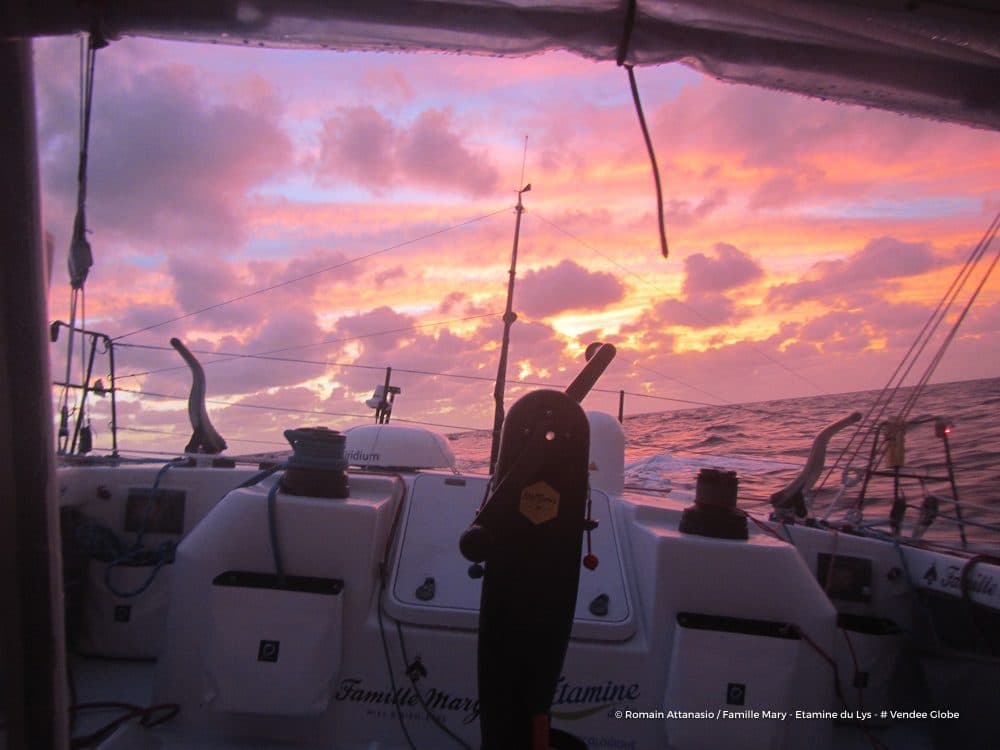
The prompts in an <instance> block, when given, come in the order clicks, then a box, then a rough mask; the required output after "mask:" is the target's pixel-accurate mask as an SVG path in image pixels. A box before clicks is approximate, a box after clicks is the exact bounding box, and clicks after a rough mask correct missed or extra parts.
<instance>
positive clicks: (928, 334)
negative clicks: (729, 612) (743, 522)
mask: <svg viewBox="0 0 1000 750" xmlns="http://www.w3.org/2000/svg"><path fill="white" fill-rule="evenodd" d="M998 228H1000V212H997V214H996V216H994V217H993V220H992V221H991V222H990V225H989V227H988V228H987V230H986V233H985V234H984V235H983V237H982V238H981V239H980V240H979V242H978V243H977V244H976V246H975V247H974V248H973V249H972V251H971V252H970V254H969V257H968V258H967V259H966V261H965V263H964V264H963V266H962V268H961V269H960V270H959V272H958V274H956V276H955V277H954V278H953V279H952V282H951V284H950V285H949V286H948V289H947V290H946V291H945V293H944V295H942V297H941V299H940V300H939V301H938V304H937V306H936V307H935V308H934V310H933V312H932V313H931V315H930V316H929V317H928V319H927V321H926V322H925V323H924V325H923V327H922V328H921V330H920V332H919V333H918V334H917V337H916V338H915V339H914V341H913V343H912V344H911V345H910V348H909V349H908V350H907V352H906V354H905V355H904V356H903V359H902V360H900V362H899V364H898V365H897V366H896V369H895V370H894V371H893V373H892V375H891V376H890V377H889V380H888V382H887V383H886V385H885V387H884V388H883V389H882V391H880V392H879V394H878V396H877V397H876V399H875V402H874V403H873V404H872V406H871V407H870V408H869V409H868V412H867V413H866V414H865V416H864V418H863V419H862V420H861V422H860V423H859V424H858V427H857V429H856V430H855V431H854V433H853V434H852V435H851V438H850V440H849V441H848V442H847V444H846V445H845V446H844V447H843V448H842V449H841V451H840V453H839V454H838V455H837V458H836V460H835V461H834V462H833V464H832V465H831V467H830V468H829V469H828V470H827V472H826V474H825V475H824V476H823V478H822V479H821V480H820V482H819V484H818V485H817V487H818V488H822V487H823V486H825V485H826V483H827V481H828V480H829V478H830V477H831V476H832V474H833V473H834V472H835V471H836V470H837V468H838V467H839V466H840V465H841V464H842V462H844V459H845V457H846V456H847V454H848V453H850V456H849V457H848V458H847V460H846V464H847V465H850V464H851V463H853V462H854V460H855V459H856V458H857V456H858V453H859V452H860V451H861V448H862V447H863V446H864V445H865V444H866V443H867V442H868V440H869V439H870V438H872V434H873V433H874V432H875V430H876V429H878V425H879V421H880V420H881V419H882V417H883V415H884V414H885V412H886V410H887V409H888V408H889V406H890V405H891V404H892V402H893V400H894V399H895V397H896V394H897V393H898V391H899V389H900V388H901V387H902V385H903V382H904V381H905V380H906V378H907V377H908V376H909V374H910V372H911V370H912V369H913V367H914V366H915V365H916V363H917V361H918V360H919V358H920V356H921V355H922V354H923V352H924V350H925V349H926V347H927V345H928V344H929V343H930V341H931V339H932V338H933V336H934V334H935V333H936V332H937V330H938V328H939V327H940V325H941V323H942V322H943V321H944V319H945V317H946V316H947V314H948V311H949V309H950V308H951V306H952V305H953V304H954V302H955V300H956V299H957V298H958V295H959V294H960V293H961V291H962V289H963V288H964V286H965V284H966V283H967V282H968V280H969V279H970V278H971V276H972V274H973V273H974V271H975V269H976V267H977V266H978V264H979V263H980V261H981V260H982V258H983V256H984V255H985V253H986V250H987V249H988V247H989V245H990V244H991V243H992V242H993V239H994V238H995V237H996V234H997V230H998ZM996 263H997V260H996V259H994V261H993V265H991V266H990V268H989V269H988V270H987V272H986V274H985V276H984V277H983V279H982V280H981V281H980V284H979V287H978V288H977V289H976V291H975V293H974V294H973V296H972V297H971V298H970V300H969V302H968V304H967V305H966V307H965V310H964V311H963V313H962V314H961V316H960V318H959V320H958V321H957V322H956V324H955V326H954V327H953V328H952V331H951V333H950V334H949V336H948V338H947V339H946V341H945V343H944V344H943V345H942V347H941V348H939V350H938V354H937V355H936V356H935V361H932V363H931V367H930V368H929V370H930V372H925V377H923V378H921V381H920V383H919V384H918V386H917V387H916V388H915V389H914V393H911V394H910V396H909V398H908V399H907V400H906V401H905V402H904V406H903V412H902V416H903V419H904V420H905V414H909V412H910V410H912V408H913V406H914V405H915V403H916V397H917V396H919V395H920V393H922V392H923V391H924V390H925V388H926V385H927V381H928V380H929V378H930V375H931V374H932V373H933V370H934V369H936V368H937V364H938V363H940V358H941V356H943V354H944V350H945V349H947V346H948V345H949V344H950V343H951V339H952V338H954V335H955V333H956V332H957V330H958V326H959V325H960V323H961V322H962V320H964V318H965V315H966V314H967V313H968V311H969V309H970V307H971V305H972V303H973V302H974V301H975V298H976V297H977V296H978V294H979V291H980V290H981V289H982V287H983V285H984V284H985V283H986V280H987V279H988V278H989V276H990V274H991V273H992V271H993V267H994V266H995V265H996ZM918 392H919V393H918ZM852 447H853V451H852ZM879 461H881V457H879Z"/></svg>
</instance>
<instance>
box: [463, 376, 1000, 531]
mask: <svg viewBox="0 0 1000 750" xmlns="http://www.w3.org/2000/svg"><path fill="white" fill-rule="evenodd" d="M912 390H913V389H912V388H904V389H900V390H899V391H898V392H897V393H896V394H895V396H894V398H893V400H892V402H891V404H890V407H889V408H887V409H886V410H885V411H884V413H883V414H882V419H885V418H887V417H889V416H890V415H895V414H896V413H897V412H898V410H899V408H900V406H901V405H902V404H903V403H905V401H906V400H907V398H908V397H909V395H910V394H911V393H912ZM878 396H879V392H878V391H864V392H858V393H842V394H832V395H824V396H814V397H808V398H795V399H785V400H779V401H766V402H760V403H752V404H740V405H731V406H702V407H698V408H694V409H683V410H679V411H664V412H656V413H649V414H642V415H636V416H626V417H625V419H624V422H623V428H624V430H625V437H626V448H625V464H626V468H625V484H626V489H628V490H633V491H637V492H648V493H651V494H662V493H665V492H669V491H671V490H672V489H675V488H685V489H693V487H694V483H695V478H696V476H697V473H698V470H699V469H700V468H702V467H707V466H709V467H711V466H714V467H718V468H722V469H726V470H732V471H736V472H737V476H738V480H739V492H738V502H739V504H740V505H741V506H743V507H747V508H751V507H754V506H761V505H764V504H766V503H767V502H768V501H769V498H770V496H771V493H773V492H775V491H777V490H779V489H781V488H782V487H784V486H785V485H786V484H787V483H788V482H789V481H791V479H792V478H793V477H795V476H796V474H797V473H798V471H799V469H800V468H801V466H802V465H803V463H804V462H805V459H806V457H807V456H808V455H809V451H810V448H811V447H812V441H813V438H814V437H815V436H816V433H818V432H819V431H820V430H821V429H822V428H823V427H825V426H826V425H828V424H830V423H831V422H834V421H836V420H838V419H841V418H843V417H845V416H847V415H848V414H850V413H851V412H852V411H859V412H861V413H862V414H867V413H868V411H869V409H870V408H871V407H872V405H873V404H875V403H876V399H877V398H878ZM882 400H883V401H884V400H885V399H884V398H883V399H882ZM880 405H881V402H880ZM586 407H587V404H586V402H584V408H586ZM998 413H1000V378H990V379H986V380H972V381H962V382H955V383H942V384H936V385H931V386H928V387H927V388H926V389H925V391H924V393H923V394H922V396H921V398H920V400H919V401H918V402H917V403H916V405H915V406H914V407H913V408H912V410H911V411H910V413H909V415H908V416H909V420H910V421H916V422H918V424H916V425H914V426H913V427H911V428H910V429H909V430H908V431H907V438H906V448H907V452H906V466H907V467H908V468H912V469H916V470H917V471H915V472H912V473H922V474H924V475H926V476H930V477H938V476H941V477H944V476H947V471H946V460H945V451H944V445H943V441H942V440H941V439H939V438H938V437H936V435H935V428H934V420H933V418H934V417H938V416H941V417H946V418H947V419H948V421H949V422H950V423H951V424H952V425H953V428H952V431H951V434H950V435H949V447H950V450H951V455H952V461H953V465H954V469H955V483H956V487H957V489H958V498H959V500H960V501H961V503H962V505H963V508H962V516H963V518H964V519H965V520H967V521H972V522H974V523H991V522H992V523H993V524H998V523H1000V420H998ZM925 419H926V421H923V420H925ZM862 424H864V423H862ZM854 430H855V428H854V427H848V428H845V429H844V430H843V431H841V432H840V433H838V434H837V435H836V436H834V438H833V439H832V440H831V441H830V445H829V448H828V450H827V455H826V459H827V467H831V466H833V465H834V464H835V462H836V461H837V459H838V456H839V455H840V454H841V453H842V452H843V451H844V450H845V449H847V452H846V454H845V457H844V458H842V459H841V461H840V463H839V465H837V468H836V469H835V470H834V471H832V472H831V473H830V474H829V476H828V478H827V480H826V482H825V484H824V487H823V489H822V490H821V491H820V492H819V493H818V494H817V499H816V507H817V508H822V507H823V505H824V504H825V503H824V501H828V500H829V499H832V498H833V496H834V493H835V492H836V491H837V489H838V488H839V486H840V483H841V478H842V467H844V466H847V465H850V466H854V467H859V468H863V467H864V465H865V464H866V463H867V460H868V454H869V451H870V443H866V444H865V445H864V447H863V448H862V449H861V450H860V451H857V455H856V456H854V458H853V460H850V461H847V460H845V459H846V458H848V457H850V455H851V454H854V453H855V447H856V446H857V445H858V441H857V440H855V441H854V442H853V443H852V442H851V440H850V439H851V436H852V434H853V433H854ZM451 441H452V442H451V446H452V449H453V450H454V452H455V456H456V459H457V462H458V468H459V469H460V470H464V471H475V472H485V471H486V470H487V467H488V465H489V451H490V435H489V433H488V432H484V431H478V432H469V433H461V434H458V435H453V436H451ZM821 476H826V472H824V475H821ZM901 486H902V490H903V492H904V494H905V496H906V498H907V501H908V503H909V504H910V505H911V506H912V507H910V508H909V509H908V510H907V520H909V521H912V520H914V519H915V518H916V517H917V515H918V513H919V510H918V508H919V506H920V504H921V503H922V501H923V497H924V490H925V489H926V491H927V492H930V493H933V494H937V495H941V496H946V497H949V498H950V497H952V491H951V486H950V483H949V482H947V481H944V482H941V481H923V482H921V481H918V480H903V482H902V485H901ZM856 489H857V488H855V491H856ZM892 492H893V480H892V479H891V478H880V477H876V478H873V479H872V482H871V484H870V485H869V489H868V491H867V493H866V497H868V498H870V499H869V500H867V501H866V504H865V519H866V520H875V519H880V518H881V519H884V518H887V516H888V511H889V507H890V505H891V498H892ZM845 497H847V496H846V495H845ZM953 513H954V511H953V510H952V508H951V506H950V504H948V503H942V504H941V515H940V516H939V518H938V520H937V521H935V523H934V524H933V525H932V527H931V530H930V531H929V532H928V534H927V538H929V539H933V540H935V541H941V542H953V543H957V540H958V538H959V537H958V532H957V528H956V525H955V524H954V523H950V522H948V521H947V520H946V519H945V518H944V515H945V514H948V515H952V514H953ZM967 531H968V533H969V537H970V539H972V540H973V541H974V542H975V543H976V544H977V546H979V547H983V548H985V549H987V550H989V551H993V550H994V549H996V550H1000V532H997V531H994V530H990V529H982V528H969V529H967Z"/></svg>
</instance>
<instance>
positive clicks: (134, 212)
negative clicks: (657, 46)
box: [35, 38, 1000, 454]
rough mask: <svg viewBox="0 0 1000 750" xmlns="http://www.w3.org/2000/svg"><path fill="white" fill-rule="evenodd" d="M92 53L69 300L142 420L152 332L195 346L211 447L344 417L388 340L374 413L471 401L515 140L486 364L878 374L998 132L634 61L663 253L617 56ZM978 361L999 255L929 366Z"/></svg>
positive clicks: (818, 383) (908, 322)
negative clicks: (89, 255)
mask: <svg viewBox="0 0 1000 750" xmlns="http://www.w3.org/2000/svg"><path fill="white" fill-rule="evenodd" d="M35 57H36V70H35V76H36V90H37V106H38V112H39V153H40V156H41V170H42V186H43V194H42V200H43V224H44V229H45V230H46V231H47V232H48V233H49V234H50V235H51V238H52V240H53V246H54V248H55V254H54V260H53V270H52V276H51V285H50V303H49V304H50V317H51V318H52V319H57V318H58V319H62V320H68V317H69V285H68V278H67V274H66V270H65V268H66V266H65V261H66V251H67V247H68V245H69V240H70V235H71V230H72V225H73V213H74V209H75V202H76V170H77V149H78V130H79V113H78V110H79V83H78V80H79V70H78V64H79V62H78V61H79V42H78V40H77V39H75V38H64V39H48V40H41V41H39V42H37V43H36V45H35ZM97 58H98V59H97V73H96V79H95V90H94V109H93V124H92V134H91V154H90V180H89V189H88V203H87V219H88V226H89V229H90V235H89V238H90V242H91V244H92V246H93V251H94V256H95V265H94V268H93V269H92V271H91V273H90V276H89V279H88V282H87V287H86V325H87V327H88V328H91V329H97V330H100V331H104V332H106V333H108V334H109V335H111V336H112V337H121V338H120V339H118V341H117V346H116V349H115V356H116V360H117V362H116V365H117V375H118V377H119V381H118V383H119V386H120V387H122V388H123V389H128V391H123V392H122V393H121V394H120V401H119V420H120V425H121V426H122V427H123V428H129V429H128V430H125V431H123V432H122V433H121V434H120V437H119V440H120V443H121V444H122V446H123V447H125V448H132V449H135V450H148V451H165V452H172V453H176V452H178V451H180V450H181V449H182V448H183V445H184V443H185V442H186V441H187V438H188V436H189V434H190V428H189V427H188V425H187V416H186V397H187V391H188V388H189V382H190V381H189V375H188V373H187V371H186V369H181V368H178V367H177V365H180V364H181V361H180V358H179V357H178V356H177V355H176V354H175V353H174V352H173V351H172V350H170V349H169V343H168V342H169V339H170V338H171V337H172V336H177V337H179V338H181V339H182V340H183V341H185V342H186V343H187V344H188V346H189V347H190V348H191V349H193V350H195V351H197V352H200V353H201V354H199V356H200V358H201V360H202V361H203V362H204V363H205V364H206V371H207V375H208V390H209V396H210V398H211V399H213V403H212V404H210V411H211V414H212V418H213V421H214V423H215V425H216V427H217V428H218V429H219V431H220V432H221V433H222V434H223V435H224V436H225V437H226V439H227V441H228V442H229V446H230V452H231V453H236V454H238V453H248V452H256V451H262V450H275V449H279V448H280V447H281V446H282V445H284V441H283V439H282V437H281V433H282V431H283V430H284V429H286V428H288V427H294V426H301V425H317V424H324V425H327V426H329V427H332V428H335V429H345V428H346V427H349V426H351V425H353V424H357V423H359V422H362V421H367V420H368V419H370V416H368V415H369V410H368V409H367V407H365V406H364V404H363V401H364V400H365V399H366V398H368V397H370V395H371V392H372V389H373V387H374V385H375V384H376V383H380V382H381V381H382V380H383V378H384V368H385V367H386V366H387V365H388V366H392V367H393V369H394V376H393V383H394V384H395V385H398V386H400V387H401V388H402V395H401V396H400V397H399V398H398V400H397V404H396V409H395V411H394V418H396V419H407V420H415V421H422V422H427V423H432V424H433V429H435V430H438V431H445V432H454V431H456V430H459V429H465V428H468V429H481V428H488V427H490V425H491V423H492V414H493V403H492V387H493V386H492V380H493V377H494V376H495V374H496V368H497V357H498V348H499V341H500V332H501V328H502V322H501V315H502V313H503V309H504V296H505V293H506V286H507V270H508V267H509V264H510V253H511V243H512V239H513V232H514V219H515V213H514V209H513V207H514V205H515V203H516V200H517V189H518V188H519V187H520V186H521V184H522V183H521V174H522V162H523V169H524V178H523V179H524V182H525V183H531V185H532V189H531V191H530V192H528V193H525V194H524V204H525V208H526V211H525V213H524V215H523V220H522V226H521V238H520V255H519V264H518V274H517V286H516V293H515V303H514V309H515V310H516V311H517V313H518V315H519V318H518V321H517V322H516V323H515V324H514V326H513V330H512V333H511V344H512V349H511V364H510V367H509V372H508V377H509V378H510V379H511V381H527V382H530V383H532V384H537V383H548V384H551V385H553V386H564V385H566V384H567V383H568V382H569V381H570V380H571V379H572V377H573V375H575V373H576V372H577V371H578V370H579V368H580V367H581V365H582V361H583V358H582V355H583V350H584V348H585V347H586V345H587V344H588V343H590V342H591V341H595V340H601V341H610V342H612V343H614V344H615V345H616V346H617V347H618V357H617V359H616V360H615V362H614V363H613V364H612V365H611V367H610V368H609V370H608V372H607V373H606V374H605V376H604V377H603V379H602V381H601V382H600V384H599V386H600V387H601V388H603V389H607V390H608V391H614V393H611V392H609V393H603V392H602V393H595V394H592V395H591V396H590V397H589V398H588V400H587V402H586V403H585V406H586V407H587V408H598V409H604V410H607V411H611V412H614V411H615V410H616V409H617V401H618V398H617V390H618V389H624V390H626V391H628V392H629V393H630V394H648V396H649V397H642V396H639V395H630V396H628V397H627V399H626V412H627V413H643V412H650V411H662V410H669V409H676V408H684V407H685V406H687V405H690V402H697V403H709V404H723V403H740V402H748V401H761V400H768V399H775V398H786V397H793V396H809V395H817V394H820V393H832V392H844V391H852V390H861V389H871V388H879V387H881V386H883V385H884V384H885V383H886V381H887V380H888V378H889V376H890V375H891V373H892V371H893V369H894V368H895V366H896V364H897V363H898V362H899V360H900V359H901V357H902V356H903V354H904V353H905V351H906V349H907V348H908V347H909V345H910V343H911V341H912V340H913V339H914V337H915V336H916V335H917V333H918V332H919V330H920V328H921V327H922V326H923V324H924V322H925V321H926V320H927V318H928V316H929V315H930V313H931V311H932V310H933V308H934V306H935V305H936V304H937V303H938V300H939V299H940V297H941V296H942V295H943V294H944V293H945V291H946V290H947V288H948V285H949V284H950V283H951V281H952V278H953V277H954V276H955V274H956V273H957V271H958V269H959V267H960V266H961V264H962V263H963V262H964V260H965V259H966V257H968V255H969V253H970V251H971V249H972V248H973V247H974V246H975V244H976V243H977V242H978V241H979V239H980V238H981V237H982V236H983V234H984V232H985V231H986V228H987V226H988V225H989V223H990V221H991V219H992V217H993V216H994V215H995V214H996V212H997V211H998V210H1000V177H998V175H1000V134H998V133H995V132H989V131H981V130H976V129H972V128H968V127H964V126H956V125H949V124H942V123H936V122H932V121H928V120H923V119H916V118H912V117H903V116H899V115H895V114H891V113H886V112H879V111H873V110H868V109H864V108H861V107H855V106H847V105H840V104H835V103H830V102H823V101H818V100H813V99H808V98H805V97H801V96H796V95H791V94H783V93H777V92H771V91H766V90H763V89H757V88H750V87H746V86H737V85H730V84H723V83H720V82H718V81H715V80H713V79H711V78H707V77H705V76H703V75H701V74H699V73H697V72H695V71H692V70H690V69H688V68H686V67H684V66H682V65H669V66H663V67H656V68H640V69H637V71H636V73H637V76H638V81H639V87H640V90H641V92H642V98H643V104H644V107H645V110H646V116H647V119H648V121H649V124H650V128H651V131H652V137H653V141H654V144H655V147H656V152H657V156H658V158H659V161H660V166H661V170H662V176H663V183H664V192H665V200H666V223H667V233H668V238H669V241H670V248H671V252H670V257H669V258H668V259H664V258H663V257H661V255H660V251H659V245H658V238H657V232H656V215H655V193H654V189H653V180H652V176H651V172H650V166H649V161H648V157H647V155H646V149H645V145H644V143H643V141H642V136H641V133H640V130H639V126H638V123H637V120H636V116H635V112H634V110H633V107H632V102H631V96H630V93H629V88H628V82H627V79H626V76H625V73H624V71H623V70H621V69H619V68H617V67H616V66H614V65H613V64H596V63H592V62H588V61H586V60H584V59H582V58H578V57H575V56H572V55H569V54H563V53H552V54H548V55H543V56H538V57H532V58H525V59H521V60H510V59H505V60H499V59H493V58H486V57H462V56H456V55H432V54H419V55H413V54H411V55H403V54H353V53H352V54H343V53H332V52H320V51H316V52H309V51H283V50H264V49H243V48H236V47H223V46H208V45H194V44H184V43H166V42H156V41H147V40H142V41H139V40H128V39H125V40H122V41H118V42H114V43H112V44H111V46H110V47H108V48H107V49H104V50H101V51H100V52H99V53H98V55H97ZM525 137H527V148H526V160H525V159H524V156H525ZM976 278H977V279H978V277H976ZM262 290H266V291H262ZM966 297H967V295H965V296H963V298H962V299H963V301H964V299H965V298H966ZM236 298H241V299H239V301H235V302H231V303H229V304H224V305H223V304H220V303H223V302H227V301H228V300H233V299H236ZM208 307H211V308H212V309H210V310H206V311H204V312H198V311H200V310H202V309H203V308H208ZM167 321H171V322H167ZM64 345H65V339H62V340H60V342H59V344H58V345H57V346H54V347H53V350H52V352H53V358H52V363H53V374H54V375H55V376H57V377H60V378H61V377H62V375H63V374H64V370H63V368H64V367H65V364H64V359H63V356H64V355H63V348H64ZM79 351H80V350H79V347H78V348H77V355H76V356H75V357H74V359H75V360H79ZM212 352H221V353H226V354H266V355H267V356H268V357H269V359H266V360H263V359H247V358H231V357H230V358H222V357H219V356H217V355H214V354H212ZM928 354H929V353H928ZM213 360H219V361H218V362H216V363H212V362H213ZM282 360H285V361H282ZM210 363H212V364H210ZM345 365H350V366H345ZM81 368H82V365H81V363H80V362H79V361H77V362H75V365H74V372H75V373H76V374H75V377H76V378H77V379H79V377H80V371H81ZM922 371H923V365H922V364H921V365H919V366H918V367H917V368H916V369H915V371H914V379H915V378H916V376H917V375H919V373H921V372H922ZM425 373H433V375H431V374H425ZM97 374H98V375H99V376H100V377H102V378H104V380H105V382H107V361H106V359H103V358H99V359H98V365H97ZM997 375H1000V278H995V279H993V280H991V282H990V283H989V284H988V285H987V286H986V288H985V289H984V291H983V293H982V295H981V297H980V299H979V302H978V304H977V306H976V308H975V309H974V311H973V312H972V313H971V314H970V316H969V318H968V319H967V320H966V322H965V325H964V327H963V329H962V333H961V334H960V337H959V338H958V339H957V340H956V341H955V343H954V344H953V346H952V350H951V354H950V356H949V357H948V359H947V360H946V361H945V362H944V363H943V364H942V365H941V367H940V368H939V370H938V371H937V373H936V375H935V377H934V381H935V382H942V381H949V380H962V379H972V378H981V377H990V376H997ZM530 387H534V386H527V385H518V384H517V383H515V382H512V383H511V386H510V388H509V390H508V404H509V403H510V402H511V401H512V400H513V399H515V398H516V397H517V395H518V394H519V393H523V392H524V391H525V390H527V389H528V388H530ZM134 391H142V392H145V393H147V394H159V395H157V396H152V395H149V396H144V397H140V396H139V395H138V394H136V393H134ZM56 395H58V394H56ZM162 396H177V397H180V399H179V400H178V399H176V398H173V399H172V398H164V397H162ZM668 399H676V400H668ZM227 404H228V405H227ZM107 415H108V409H107V404H106V402H103V401H98V403H97V404H96V405H95V408H94V411H93V412H92V417H91V418H92V422H93V425H94V429H95V432H96V438H95V443H96V446H97V447H98V448H99V449H104V448H106V447H107V446H109V445H110V435H109V430H108V427H107V424H106V422H107V419H108V416H107Z"/></svg>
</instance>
